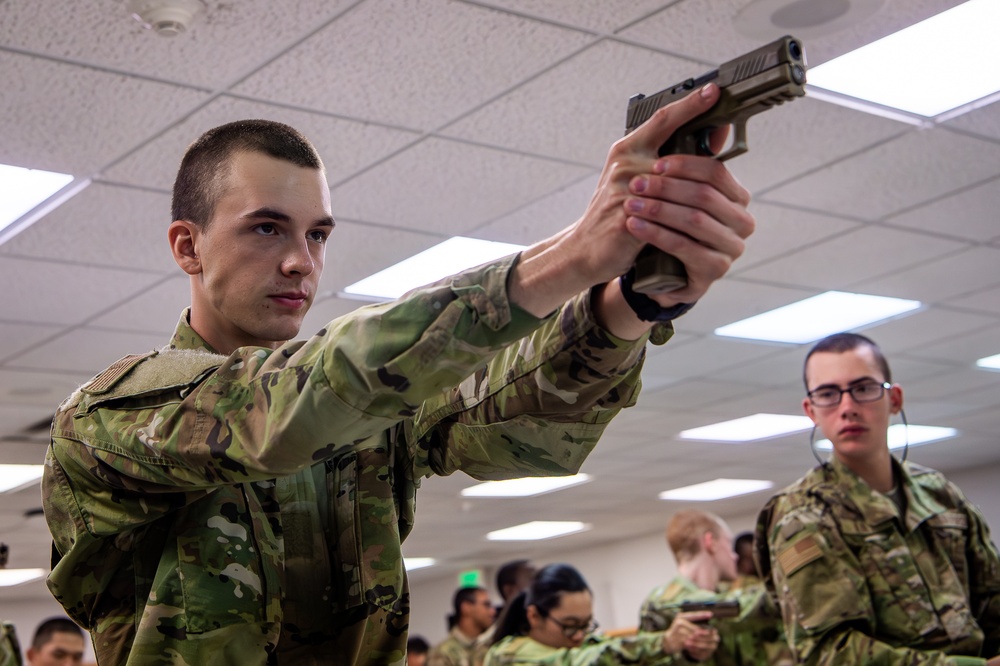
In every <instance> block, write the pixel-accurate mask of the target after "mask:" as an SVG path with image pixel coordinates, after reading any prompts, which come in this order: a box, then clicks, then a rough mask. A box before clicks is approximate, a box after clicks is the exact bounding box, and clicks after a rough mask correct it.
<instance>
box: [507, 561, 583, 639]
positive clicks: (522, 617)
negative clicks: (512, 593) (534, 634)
mask: <svg viewBox="0 0 1000 666" xmlns="http://www.w3.org/2000/svg"><path fill="white" fill-rule="evenodd" d="M583 591H590V588H589V587H587V581H585V580H584V579H583V576H581V575H580V572H579V571H577V570H576V569H575V568H573V567H572V566H570V565H569V564H549V565H547V566H544V567H542V568H541V569H539V571H538V573H537V574H535V579H534V580H533V581H532V582H531V586H530V587H528V589H526V590H523V591H521V592H520V593H518V595H517V596H516V597H514V598H513V599H511V601H510V603H509V604H507V607H506V608H504V610H503V614H502V615H501V616H500V619H499V620H497V629H496V632H495V633H494V635H493V642H494V643H497V642H499V641H500V640H501V639H503V638H506V637H507V636H524V635H526V634H527V633H528V631H529V630H530V629H531V626H530V625H529V624H528V606H534V607H535V608H537V609H538V612H539V613H541V614H542V615H545V616H548V614H549V611H551V610H552V609H554V608H558V607H559V605H560V604H561V603H562V595H563V594H564V593H566V592H583Z"/></svg>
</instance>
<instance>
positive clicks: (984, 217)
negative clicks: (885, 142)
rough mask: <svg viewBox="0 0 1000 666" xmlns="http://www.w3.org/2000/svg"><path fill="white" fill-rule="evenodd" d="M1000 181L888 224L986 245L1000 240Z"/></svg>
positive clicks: (918, 208) (931, 204) (899, 216)
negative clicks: (999, 218)
mask: <svg viewBox="0 0 1000 666" xmlns="http://www.w3.org/2000/svg"><path fill="white" fill-rule="evenodd" d="M998 210H1000V178H991V179H990V180H987V181H986V182H984V183H980V184H976V185H973V186H971V187H969V188H967V189H962V190H959V191H958V192H955V193H953V194H950V195H947V196H945V197H942V198H941V199H938V200H936V201H931V202H929V203H926V204H924V205H920V206H916V207H914V208H910V209H908V210H904V211H903V212H901V213H899V214H897V215H893V216H891V217H889V218H887V220H886V222H887V223H889V224H891V225H893V226H896V225H899V226H902V227H906V228H908V229H913V230H914V231H926V232H930V233H938V234H944V235H947V236H954V237H955V238H959V239H966V240H971V241H978V242H986V241H989V240H992V239H996V238H1000V225H998V224H997V211H998Z"/></svg>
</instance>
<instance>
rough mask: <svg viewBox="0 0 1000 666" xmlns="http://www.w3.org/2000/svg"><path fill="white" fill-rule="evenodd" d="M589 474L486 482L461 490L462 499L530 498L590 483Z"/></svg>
mask: <svg viewBox="0 0 1000 666" xmlns="http://www.w3.org/2000/svg"><path fill="white" fill-rule="evenodd" d="M590 478H591V477H590V475H589V474H574V475H573V476H536V477H527V478H524V479H507V480H506V481H486V482H484V483H479V484H476V485H474V486H470V487H468V488H465V489H463V490H462V497H532V496H534V495H542V494H544V493H551V492H553V491H556V490H562V489H563V488H569V487H570V486H577V485H580V484H581V483H587V482H588V481H590Z"/></svg>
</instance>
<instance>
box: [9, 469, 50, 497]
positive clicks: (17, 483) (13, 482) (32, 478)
mask: <svg viewBox="0 0 1000 666" xmlns="http://www.w3.org/2000/svg"><path fill="white" fill-rule="evenodd" d="M43 469H45V466H44V465H8V464H0V493H9V492H14V491H17V490H21V489H22V488H27V487H28V486H30V485H32V484H35V483H37V482H38V480H39V479H41V478H42V470H43Z"/></svg>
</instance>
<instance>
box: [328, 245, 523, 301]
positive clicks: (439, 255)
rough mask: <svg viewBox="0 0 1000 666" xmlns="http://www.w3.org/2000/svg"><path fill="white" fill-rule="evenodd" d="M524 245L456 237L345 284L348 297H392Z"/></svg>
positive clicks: (508, 252) (376, 298)
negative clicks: (347, 284) (350, 283)
mask: <svg viewBox="0 0 1000 666" xmlns="http://www.w3.org/2000/svg"><path fill="white" fill-rule="evenodd" d="M524 247H525V246H523V245H513V244H511V243H498V242H494V241H485V240H478V239H476V238H465V237H463V236H455V237H454V238H449V239H448V240H446V241H445V242H443V243H438V244H437V245H435V246H434V247H432V248H429V249H427V250H424V251H423V252H421V253H419V254H415V255H413V256H412V257H410V258H409V259H404V260H403V261H401V262H399V263H398V264H395V265H393V266H390V267H389V268H386V269H385V270H382V271H379V272H378V273H375V274H374V275H370V276H368V277H366V278H365V279H364V280H359V281H358V282H355V283H354V284H352V285H349V286H348V287H346V288H345V289H344V291H343V295H344V296H346V297H348V298H364V299H370V300H391V299H393V298H399V297H400V296H402V295H403V294H405V293H406V292H408V291H410V290H411V289H413V288H415V287H421V286H423V285H425V284H430V283H431V282H435V281H437V280H440V279H441V278H445V277H448V276H449V275H454V274H455V273H458V272H459V271H463V270H465V269H466V268H472V267H473V266H478V265H480V264H485V263H486V262H488V261H495V260H496V259H499V258H500V257H506V256H507V255H508V254H514V253H515V252H519V251H520V250H523V249H524Z"/></svg>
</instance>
